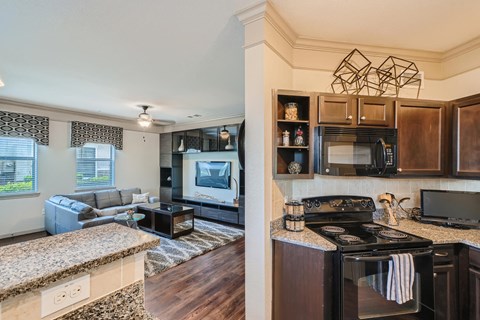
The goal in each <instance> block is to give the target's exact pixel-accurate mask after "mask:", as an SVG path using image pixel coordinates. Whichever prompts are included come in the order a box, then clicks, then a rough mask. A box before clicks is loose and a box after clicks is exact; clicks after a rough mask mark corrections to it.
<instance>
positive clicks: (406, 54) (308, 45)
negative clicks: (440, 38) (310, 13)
mask: <svg viewBox="0 0 480 320" xmlns="http://www.w3.org/2000/svg"><path fill="white" fill-rule="evenodd" d="M294 48H295V49H298V50H311V51H322V52H332V53H341V54H348V53H350V52H351V51H352V48H357V49H358V50H360V51H361V52H362V53H364V54H366V55H369V56H373V57H385V56H390V55H398V56H401V57H402V58H404V59H412V60H416V61H422V62H433V63H440V62H442V53H438V52H433V51H424V50H410V49H399V48H390V47H380V46H369V45H363V44H358V43H345V42H336V41H325V40H318V39H313V38H307V37H298V38H297V39H296V41H295V45H294Z"/></svg>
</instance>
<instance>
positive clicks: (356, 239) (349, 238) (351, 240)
mask: <svg viewBox="0 0 480 320" xmlns="http://www.w3.org/2000/svg"><path fill="white" fill-rule="evenodd" d="M338 240H340V241H342V242H345V243H347V244H352V243H358V242H362V240H361V239H360V238H359V237H357V236H352V235H351V234H341V235H339V236H338Z"/></svg>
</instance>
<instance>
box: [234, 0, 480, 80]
mask: <svg viewBox="0 0 480 320" xmlns="http://www.w3.org/2000/svg"><path fill="white" fill-rule="evenodd" d="M236 16H237V17H238V19H239V20H240V21H241V22H243V24H244V25H246V24H249V23H251V22H254V21H258V20H261V19H263V20H264V21H265V22H266V23H268V24H269V26H270V27H271V28H272V29H273V30H274V31H275V32H276V33H277V35H278V36H279V37H281V38H282V39H284V41H285V42H286V43H287V44H288V45H289V46H290V47H291V48H292V50H294V51H295V50H299V51H301V50H304V51H312V52H315V51H316V52H318V53H320V52H325V53H330V54H331V53H334V54H339V55H347V54H348V53H350V52H351V51H352V49H353V48H357V49H359V50H360V51H361V52H362V53H364V54H365V55H367V56H371V57H377V58H384V57H387V56H398V57H402V58H404V59H408V60H412V61H415V62H420V63H426V64H430V65H437V66H441V65H442V64H444V63H447V62H448V61H449V60H453V59H456V58H461V57H462V56H463V55H465V54H468V53H471V52H472V51H474V50H480V37H477V38H475V39H472V40H471V41H469V42H467V43H464V44H461V45H459V46H457V47H455V48H453V49H450V50H447V51H444V52H436V51H427V50H414V49H402V48H394V47H384V46H371V45H364V44H359V43H345V42H336V41H325V40H321V39H315V38H309V37H304V36H301V35H298V34H297V33H296V32H295V31H294V30H293V29H292V28H291V27H290V26H289V25H288V23H287V22H286V21H285V20H284V19H283V18H282V17H281V16H280V15H279V14H278V12H277V11H276V9H275V7H274V5H272V4H271V3H270V1H268V0H266V1H261V2H258V3H256V4H254V5H252V6H250V7H247V8H245V9H243V10H240V11H238V12H237V13H236ZM264 36H265V35H264ZM270 40H271V39H263V41H257V42H256V43H255V44H254V45H258V44H260V43H263V44H266V45H268V46H269V47H270V48H271V49H272V50H274V51H275V52H277V54H279V56H280V57H281V58H282V59H283V60H284V61H286V62H287V63H288V64H289V65H290V66H292V67H294V68H299V69H311V70H323V71H333V70H326V69H325V68H322V67H321V68H320V69H318V67H313V68H305V66H301V65H297V63H295V62H294V61H293V60H292V61H289V58H288V57H286V56H284V55H282V54H281V53H280V52H279V51H278V50H275V48H274V45H273V43H272V44H271V43H270ZM254 45H252V44H251V45H250V47H251V46H254ZM245 48H247V47H245ZM477 67H480V62H479V63H478V66H476V63H470V65H469V66H468V68H461V67H459V68H458V70H451V71H450V72H447V74H443V75H442V74H441V71H440V74H438V75H436V76H433V78H432V79H437V80H441V79H447V78H449V77H452V76H455V75H457V74H461V73H463V72H465V71H468V70H471V69H475V68H477ZM439 68H440V67H439ZM467 69H468V70H467ZM439 70H440V69H439Z"/></svg>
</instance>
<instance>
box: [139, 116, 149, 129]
mask: <svg viewBox="0 0 480 320" xmlns="http://www.w3.org/2000/svg"><path fill="white" fill-rule="evenodd" d="M137 122H138V124H139V125H140V127H142V128H148V127H150V125H151V124H152V119H150V120H148V119H141V118H138V120H137Z"/></svg>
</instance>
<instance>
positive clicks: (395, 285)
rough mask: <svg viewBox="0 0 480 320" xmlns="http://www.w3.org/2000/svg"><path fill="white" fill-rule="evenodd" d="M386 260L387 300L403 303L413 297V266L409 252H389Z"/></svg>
mask: <svg viewBox="0 0 480 320" xmlns="http://www.w3.org/2000/svg"><path fill="white" fill-rule="evenodd" d="M390 259H391V260H390V261H389V262H388V277H387V300H391V301H396V302H397V303H398V304H403V303H405V302H407V301H409V300H412V299H413V281H414V280H415V266H414V264H413V256H412V255H411V254H410V253H399V254H391V255H390Z"/></svg>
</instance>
